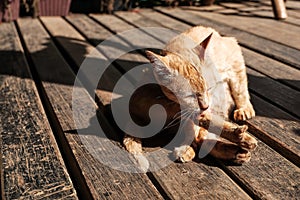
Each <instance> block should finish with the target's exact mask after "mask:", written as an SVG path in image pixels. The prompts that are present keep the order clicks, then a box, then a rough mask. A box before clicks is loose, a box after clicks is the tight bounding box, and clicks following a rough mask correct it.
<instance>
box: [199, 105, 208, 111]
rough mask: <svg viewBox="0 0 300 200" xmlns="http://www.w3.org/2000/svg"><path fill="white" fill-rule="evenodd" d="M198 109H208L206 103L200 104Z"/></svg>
mask: <svg viewBox="0 0 300 200" xmlns="http://www.w3.org/2000/svg"><path fill="white" fill-rule="evenodd" d="M200 109H201V110H203V111H204V110H207V109H208V104H200Z"/></svg>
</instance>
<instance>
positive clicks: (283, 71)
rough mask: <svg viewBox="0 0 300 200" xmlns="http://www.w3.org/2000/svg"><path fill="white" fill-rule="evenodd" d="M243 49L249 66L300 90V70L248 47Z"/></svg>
mask: <svg viewBox="0 0 300 200" xmlns="http://www.w3.org/2000/svg"><path fill="white" fill-rule="evenodd" d="M242 51H243V55H244V58H245V61H246V64H247V66H249V67H251V68H252V69H255V70H256V71H259V72H260V73H262V74H264V75H266V76H268V77H271V78H272V79H275V80H276V81H279V82H281V83H284V84H286V85H288V86H290V87H292V88H294V89H296V90H298V91H299V89H300V81H299V77H300V70H298V69H295V68H293V67H290V66H288V65H285V64H283V63H281V62H278V61H275V60H273V59H271V58H268V57H266V56H263V55H261V54H259V53H256V52H254V51H251V50H249V49H246V48H242Z"/></svg>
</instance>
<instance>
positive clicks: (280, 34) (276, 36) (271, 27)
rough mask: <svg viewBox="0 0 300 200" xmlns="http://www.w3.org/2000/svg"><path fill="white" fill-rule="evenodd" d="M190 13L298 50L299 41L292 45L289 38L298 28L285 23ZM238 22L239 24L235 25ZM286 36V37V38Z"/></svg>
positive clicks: (236, 16) (299, 29)
mask: <svg viewBox="0 0 300 200" xmlns="http://www.w3.org/2000/svg"><path fill="white" fill-rule="evenodd" d="M191 12H192V13H197V14H198V15H199V16H203V17H205V18H210V19H214V20H216V21H218V22H221V23H224V24H226V25H229V26H233V27H236V28H238V29H241V30H244V31H247V32H249V33H252V34H255V35H258V36H261V37H263V38H267V39H269V40H272V41H275V42H278V43H280V44H283V45H288V46H290V47H293V48H296V49H300V45H299V44H300V39H299V40H298V39H296V40H294V42H296V43H297V44H294V43H293V42H292V41H291V40H290V38H294V37H297V36H296V35H297V33H298V32H299V31H300V28H299V27H297V26H294V25H290V24H287V23H278V22H277V21H275V20H273V19H266V18H259V17H257V18H251V17H243V16H238V15H226V18H225V17H224V15H222V14H218V13H205V14H204V13H202V12H197V11H191ZM237 22H239V23H237ZM287 36H288V37H287Z"/></svg>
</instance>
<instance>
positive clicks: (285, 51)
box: [155, 7, 300, 69]
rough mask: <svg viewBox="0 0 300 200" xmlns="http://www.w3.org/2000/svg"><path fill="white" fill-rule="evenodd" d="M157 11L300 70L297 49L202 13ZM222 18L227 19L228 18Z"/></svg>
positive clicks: (173, 10)
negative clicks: (208, 29) (210, 31)
mask: <svg viewBox="0 0 300 200" xmlns="http://www.w3.org/2000/svg"><path fill="white" fill-rule="evenodd" d="M196 8H197V7H195V9H196ZM189 9H191V8H189ZM155 10H158V11H160V12H162V13H164V14H167V15H169V16H172V17H174V18H176V19H180V20H181V21H183V22H186V23H188V24H190V25H203V26H209V27H212V28H214V29H216V30H217V31H219V32H220V33H221V34H222V35H230V36H232V37H235V38H237V39H238V41H239V43H240V44H241V45H242V46H245V47H247V48H250V49H253V50H255V51H258V52H259V53H261V54H263V55H267V56H269V57H271V58H275V59H277V60H279V61H281V62H285V63H287V64H289V65H291V66H293V67H297V68H298V69H300V64H299V63H300V58H299V56H298V52H299V51H298V50H297V49H294V48H291V47H288V46H286V45H282V44H279V43H277V42H274V41H270V40H268V39H265V38H263V37H257V36H256V35H254V34H250V33H249V32H248V29H247V30H244V31H241V30H240V29H238V28H235V27H233V25H232V26H231V25H229V24H225V22H224V23H223V22H222V23H221V22H220V21H219V20H216V19H215V18H210V17H208V16H206V15H203V14H202V13H201V12H200V11H193V10H186V11H182V10H181V9H179V8H176V9H165V8H159V7H158V8H155ZM199 16H200V17H199ZM216 17H217V16H216ZM222 17H223V18H225V19H226V17H224V16H222ZM217 19H218V18H217ZM238 23H239V21H237V22H235V23H234V26H235V24H238Z"/></svg>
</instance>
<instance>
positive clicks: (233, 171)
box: [126, 14, 300, 199]
mask: <svg viewBox="0 0 300 200" xmlns="http://www.w3.org/2000/svg"><path fill="white" fill-rule="evenodd" d="M132 15H134V14H132ZM153 16H155V15H153ZM126 19H127V20H128V21H130V15H129V14H127V15H126ZM141 20H142V19H140V21H141ZM145 20H146V19H145ZM150 22H151V20H149V19H148V25H149V26H150V25H151V24H149V23H150ZM164 24H168V23H164ZM135 25H136V26H139V24H137V21H136V24H135ZM250 72H251V73H252V75H255V76H257V75H258V74H255V72H254V71H253V70H250ZM260 76H262V75H260ZM264 79H267V78H265V77H264ZM250 81H251V80H250ZM267 81H269V79H267ZM263 82H264V81H263ZM273 83H275V84H276V82H275V81H272V84H273ZM258 87H260V86H258ZM283 87H284V86H283ZM283 91H284V90H283ZM285 95H286V94H285ZM281 103H283V102H281ZM287 107H288V106H287ZM268 123H272V120H270V121H268ZM281 123H284V121H281ZM260 125H261V124H260ZM297 126H298V125H297ZM297 126H295V127H297ZM277 130H279V129H277ZM252 131H257V133H256V134H255V135H259V133H261V132H258V130H257V129H254V130H252ZM273 133H274V134H275V132H274V131H273ZM277 134H278V132H277ZM290 135H293V136H294V138H297V142H294V144H293V145H297V144H298V141H299V139H298V136H295V133H293V132H291V133H290ZM288 140H289V139H288ZM291 140H293V138H292V139H291ZM291 140H289V142H291ZM293 148H294V149H295V148H298V147H297V146H294V147H293ZM296 158H299V155H296ZM258 166H259V167H258ZM223 169H224V170H225V171H226V172H227V173H228V174H229V175H230V176H231V177H232V178H234V180H235V181H237V182H238V183H240V185H242V187H243V189H245V190H246V191H247V192H248V193H249V194H251V196H252V197H254V198H271V199H276V198H278V199H282V198H284V197H285V196H289V197H291V198H295V197H296V196H297V193H299V183H298V177H299V175H300V174H299V172H300V171H299V168H297V167H296V166H295V165H294V164H292V163H291V162H289V161H288V160H286V159H285V158H284V157H282V156H281V155H280V154H278V153H277V152H275V151H274V150H273V149H271V148H270V147H268V146H267V145H266V144H264V143H262V142H260V143H259V146H258V150H256V151H254V155H253V158H252V160H251V161H250V163H247V164H245V165H243V166H242V167H237V166H225V165H223ZM290 170H291V171H292V172H291V171H290ZM285 171H286V173H285ZM277 172H280V173H277ZM246 174H247V175H246ZM293 174H294V175H295V176H293ZM273 176H276V179H275V180H274V182H273V180H272V177H273ZM287 177H288V178H287ZM289 184H291V185H293V186H292V187H291V188H288V189H286V187H287V185H289ZM262 185H264V187H263V186H262ZM266 186H267V187H266ZM273 191H276V193H273Z"/></svg>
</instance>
